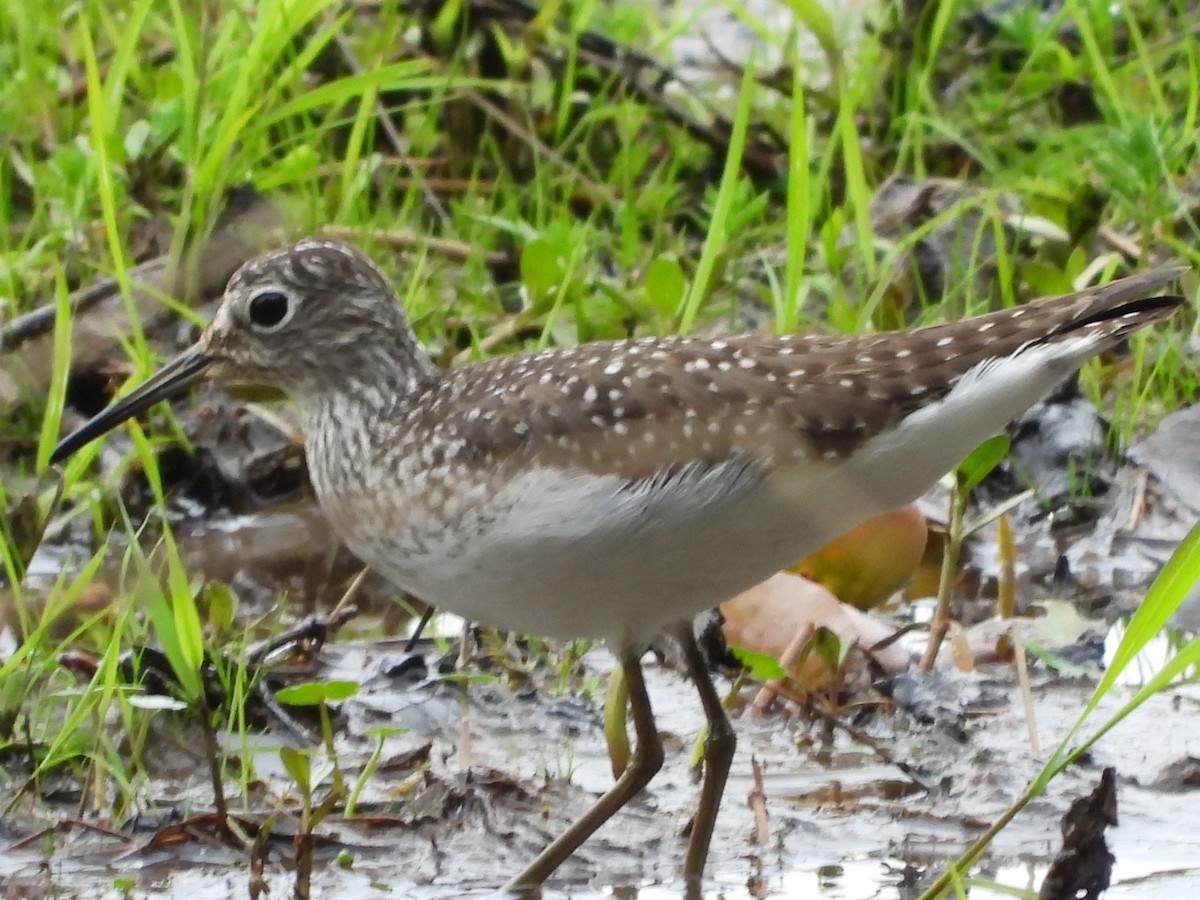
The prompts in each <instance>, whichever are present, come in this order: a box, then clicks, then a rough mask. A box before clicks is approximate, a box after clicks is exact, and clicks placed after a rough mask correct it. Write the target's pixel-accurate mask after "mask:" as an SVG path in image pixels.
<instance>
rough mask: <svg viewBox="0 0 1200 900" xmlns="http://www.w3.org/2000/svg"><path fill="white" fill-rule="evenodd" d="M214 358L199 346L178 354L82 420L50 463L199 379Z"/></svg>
mask: <svg viewBox="0 0 1200 900" xmlns="http://www.w3.org/2000/svg"><path fill="white" fill-rule="evenodd" d="M213 362H214V360H213V358H212V357H210V356H209V355H208V354H206V353H204V351H202V350H201V349H200V348H199V347H192V348H190V349H188V350H185V351H184V352H183V353H181V354H179V355H178V356H177V357H175V358H174V359H173V360H171V361H170V362H169V363H167V364H166V365H165V366H163V367H162V368H161V369H159V370H158V371H157V372H155V373H154V374H153V375H151V376H150V377H149V378H147V379H146V380H145V381H143V382H142V383H141V384H139V385H138V386H137V387H135V388H134V389H133V390H132V391H130V392H129V393H128V394H126V395H125V396H124V397H122V398H121V399H120V400H118V401H117V402H116V403H114V404H113V405H112V406H110V407H109V408H108V409H106V410H104V411H103V412H101V413H99V414H98V415H96V416H94V417H93V418H91V419H89V420H88V421H87V422H84V423H83V424H82V425H80V426H79V427H78V428H77V429H75V430H74V431H73V432H71V433H70V434H68V435H67V436H66V437H65V438H63V439H62V440H61V441H59V442H58V446H57V447H55V448H54V452H53V453H51V454H50V462H51V463H59V462H62V461H63V460H64V459H66V458H67V457H68V456H70V455H71V454H72V453H74V452H75V451H76V450H78V449H79V448H80V447H82V446H83V445H84V444H88V443H91V442H92V441H94V440H95V439H96V438H98V437H100V436H101V435H102V434H106V433H107V432H109V431H112V430H113V429H114V428H116V427H117V426H118V425H120V424H121V423H122V422H124V421H125V420H126V419H132V418H133V417H134V416H136V415H137V414H138V413H140V412H145V411H146V410H147V409H149V408H150V407H151V406H153V405H154V404H155V403H157V402H158V401H159V400H167V399H170V398H171V397H174V396H175V395H177V394H179V393H181V392H182V391H184V390H186V389H187V388H188V387H190V386H191V385H193V384H195V383H196V382H197V381H199V380H200V376H201V375H203V374H204V372H205V370H207V369H208V367H209V366H211V365H212V364H213Z"/></svg>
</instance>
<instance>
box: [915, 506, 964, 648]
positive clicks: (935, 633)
mask: <svg viewBox="0 0 1200 900" xmlns="http://www.w3.org/2000/svg"><path fill="white" fill-rule="evenodd" d="M966 507H967V492H966V491H964V490H963V489H962V488H961V487H960V486H959V485H958V484H957V483H955V485H954V488H953V489H952V490H951V491H950V521H949V523H948V526H947V534H946V545H945V547H944V548H943V550H942V572H941V576H940V578H939V580H938V598H937V609H936V610H935V611H934V613H933V621H932V622H930V623H929V643H928V644H926V645H925V655H924V656H923V657H921V665H920V668H921V671H922V672H928V671H929V670H930V669H932V668H933V664H934V663H935V662H936V661H937V655H938V650H939V649H941V646H942V639H943V638H945V637H946V632H947V630H949V628H950V591H951V589H952V588H953V586H954V573H955V572H957V571H958V555H959V553H960V552H961V551H962V542H963V516H964V515H965V514H966Z"/></svg>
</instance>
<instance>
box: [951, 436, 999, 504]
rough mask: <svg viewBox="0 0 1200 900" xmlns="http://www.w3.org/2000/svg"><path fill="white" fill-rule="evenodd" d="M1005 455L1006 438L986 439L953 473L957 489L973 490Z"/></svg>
mask: <svg viewBox="0 0 1200 900" xmlns="http://www.w3.org/2000/svg"><path fill="white" fill-rule="evenodd" d="M1006 453H1008V438H1007V437H1006V436H1005V435H1003V434H998V435H996V436H995V437H993V438H988V439H987V440H986V441H984V442H983V443H982V444H980V445H979V446H978V447H976V448H975V449H974V450H972V451H971V453H970V455H969V456H967V458H966V459H964V460H963V461H962V462H961V463H960V464H959V466H958V470H957V472H956V473H955V477H956V478H957V479H958V487H959V489H960V490H962V491H969V490H971V489H973V488H974V487H975V486H976V485H977V484H979V482H981V481H983V479H984V478H986V477H987V474H988V472H990V471H992V469H994V468H996V466H998V465H999V464H1000V460H1002V459H1004V454H1006Z"/></svg>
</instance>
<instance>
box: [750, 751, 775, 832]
mask: <svg viewBox="0 0 1200 900" xmlns="http://www.w3.org/2000/svg"><path fill="white" fill-rule="evenodd" d="M750 770H751V772H752V773H753V775H754V786H753V787H752V788H750V794H749V796H747V797H746V803H747V804H748V805H749V807H750V809H751V811H753V813H754V837H752V838H751V839H750V840H751V843H755V844H765V843H766V842H767V841H769V840H770V839H771V828H770V823H769V821H768V819H767V792H766V789H765V788H764V787H763V770H762V763H760V762H759V761H758V757H757V756H751V757H750Z"/></svg>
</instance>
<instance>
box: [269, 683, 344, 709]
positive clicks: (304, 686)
mask: <svg viewBox="0 0 1200 900" xmlns="http://www.w3.org/2000/svg"><path fill="white" fill-rule="evenodd" d="M358 687H359V684H358V682H357V681H305V682H303V683H301V684H293V685H289V686H288V687H285V688H281V689H280V690H278V691H276V693H275V698H276V699H277V700H279V702H281V703H287V704H290V705H291V706H318V705H320V704H322V703H336V702H337V701H339V700H345V699H346V698H347V697H353V696H354V695H355V694H356V693H358Z"/></svg>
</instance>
